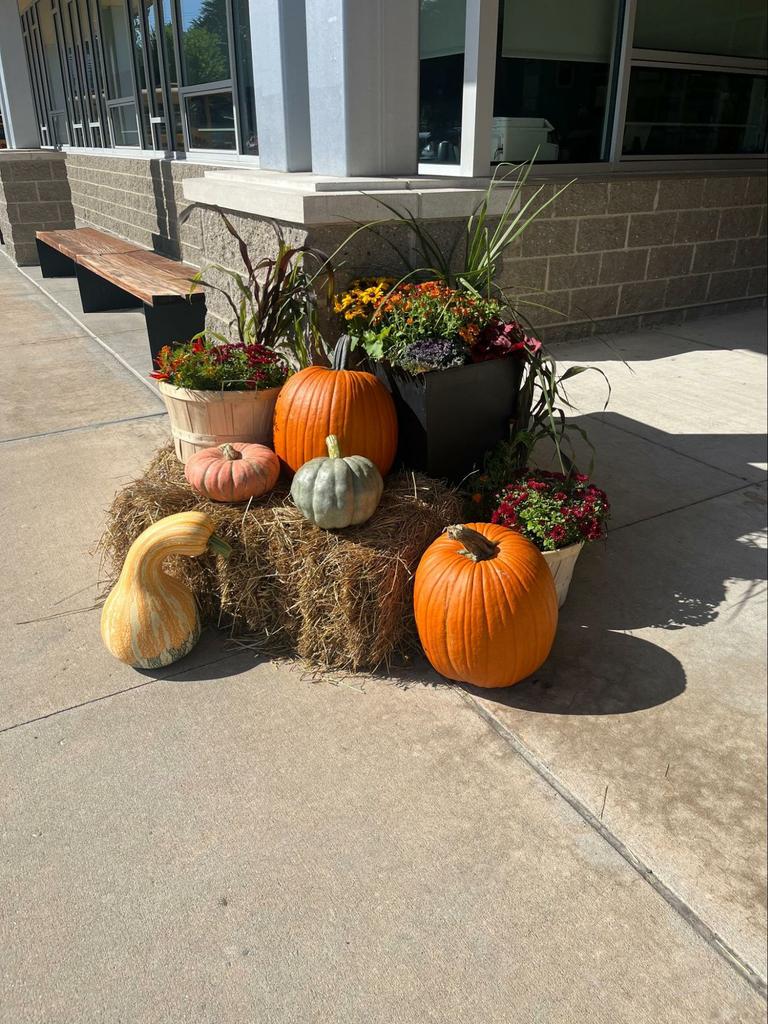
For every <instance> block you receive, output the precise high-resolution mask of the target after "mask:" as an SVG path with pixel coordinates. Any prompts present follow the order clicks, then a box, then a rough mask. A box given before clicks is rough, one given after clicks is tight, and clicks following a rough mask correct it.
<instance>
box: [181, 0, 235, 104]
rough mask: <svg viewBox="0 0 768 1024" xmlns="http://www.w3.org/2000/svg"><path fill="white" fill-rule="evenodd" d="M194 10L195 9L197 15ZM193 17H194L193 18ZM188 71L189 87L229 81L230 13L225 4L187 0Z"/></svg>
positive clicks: (185, 45)
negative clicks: (228, 17) (228, 21)
mask: <svg viewBox="0 0 768 1024" xmlns="http://www.w3.org/2000/svg"><path fill="white" fill-rule="evenodd" d="M192 8H195V10H194V14H193V10H192ZM190 15H192V16H191V17H190ZM181 17H182V25H183V28H184V38H183V44H182V50H183V54H184V70H185V72H186V74H185V84H186V85H203V84H204V83H206V82H220V81H222V80H224V79H227V78H229V75H230V71H229V48H228V45H227V12H226V7H225V5H224V0H202V2H201V3H198V2H197V0H183V2H182V15H181Z"/></svg>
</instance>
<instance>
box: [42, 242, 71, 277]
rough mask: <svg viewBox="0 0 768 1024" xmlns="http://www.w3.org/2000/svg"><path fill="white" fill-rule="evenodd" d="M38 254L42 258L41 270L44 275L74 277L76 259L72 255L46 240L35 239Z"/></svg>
mask: <svg viewBox="0 0 768 1024" xmlns="http://www.w3.org/2000/svg"><path fill="white" fill-rule="evenodd" d="M35 243H36V245H37V256H38V259H39V260H40V272H41V273H42V275H43V277H74V276H75V261H74V260H73V259H72V258H71V257H70V256H65V255H64V253H61V252H59V250H58V249H54V248H53V246H50V245H48V244H47V243H46V242H41V241H40V239H39V238H36V239H35Z"/></svg>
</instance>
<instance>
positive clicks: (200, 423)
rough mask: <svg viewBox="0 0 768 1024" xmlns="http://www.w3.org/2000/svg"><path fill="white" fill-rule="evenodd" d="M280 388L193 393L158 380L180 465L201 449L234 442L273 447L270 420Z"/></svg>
mask: <svg viewBox="0 0 768 1024" xmlns="http://www.w3.org/2000/svg"><path fill="white" fill-rule="evenodd" d="M279 393H280V388H268V389H267V390H266V391H193V390H192V389H191V388H177V387H174V386H173V384H167V383H166V382H165V381H160V394H161V395H162V396H163V401H164V402H165V407H166V409H167V410H168V416H169V418H170V421H171V433H172V434H173V444H174V447H175V449H176V455H177V456H178V457H179V460H180V461H181V462H186V461H187V459H188V458H189V457H190V456H191V455H194V454H195V452H199V451H202V450H203V449H204V448H213V447H214V446H215V445H220V444H232V443H234V442H237V441H242V442H251V443H254V444H265V445H268V446H269V447H270V448H271V447H272V417H273V415H274V411H275V402H276V401H277V396H278V394H279Z"/></svg>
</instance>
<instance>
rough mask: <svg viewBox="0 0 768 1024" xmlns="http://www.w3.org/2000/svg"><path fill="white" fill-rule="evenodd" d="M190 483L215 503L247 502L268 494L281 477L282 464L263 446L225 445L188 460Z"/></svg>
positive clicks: (187, 468) (196, 454) (187, 476)
mask: <svg viewBox="0 0 768 1024" xmlns="http://www.w3.org/2000/svg"><path fill="white" fill-rule="evenodd" d="M184 476H185V477H186V478H187V482H188V483H190V484H191V485H192V487H194V489H195V490H196V491H199V492H200V494H202V495H203V496H204V497H206V498H210V499H211V501H232V502H235V501H247V500H248V499H249V498H260V497H261V496H262V494H267V493H268V492H269V491H271V490H272V488H273V487H274V486H275V484H276V483H277V478H278V477H279V476H280V460H279V459H278V457H277V456H276V455H275V453H274V452H273V451H272V449H271V448H267V447H266V445H263V444H242V443H238V444H223V445H221V446H220V447H218V448H205V449H204V450H203V451H201V452H195V454H194V455H193V456H192V457H191V458H190V459H188V460H187V463H186V465H185V466H184Z"/></svg>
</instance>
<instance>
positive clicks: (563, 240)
mask: <svg viewBox="0 0 768 1024" xmlns="http://www.w3.org/2000/svg"><path fill="white" fill-rule="evenodd" d="M575 242H576V221H575V220H537V221H534V222H533V224H530V225H529V226H528V227H527V228H526V230H525V234H524V235H523V248H522V253H523V256H552V255H557V254H559V253H569V252H573V251H574V246H575Z"/></svg>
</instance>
